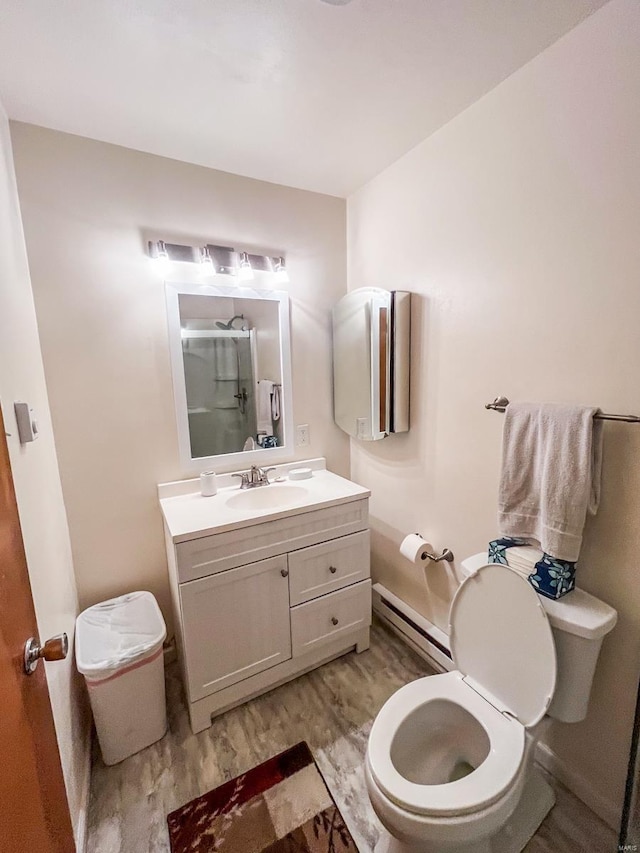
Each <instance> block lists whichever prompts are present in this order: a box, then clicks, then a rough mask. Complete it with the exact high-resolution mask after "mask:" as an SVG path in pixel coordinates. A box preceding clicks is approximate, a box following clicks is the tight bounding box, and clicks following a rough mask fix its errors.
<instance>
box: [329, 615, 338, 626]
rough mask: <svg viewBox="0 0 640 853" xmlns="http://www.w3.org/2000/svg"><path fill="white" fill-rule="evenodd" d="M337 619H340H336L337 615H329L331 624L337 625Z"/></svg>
mask: <svg viewBox="0 0 640 853" xmlns="http://www.w3.org/2000/svg"><path fill="white" fill-rule="evenodd" d="M339 621H340V620H339V619H338V617H337V616H332V617H331V624H332V625H337V624H338V622H339Z"/></svg>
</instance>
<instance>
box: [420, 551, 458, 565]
mask: <svg viewBox="0 0 640 853" xmlns="http://www.w3.org/2000/svg"><path fill="white" fill-rule="evenodd" d="M421 559H422V560H431V561H432V562H434V563H439V562H440V560H445V561H446V562H447V563H452V562H453V551H451V550H449V548H445V549H444V551H443V552H442V554H440V556H439V557H438V556H436V554H430V553H429V552H428V551H425V552H424V554H421Z"/></svg>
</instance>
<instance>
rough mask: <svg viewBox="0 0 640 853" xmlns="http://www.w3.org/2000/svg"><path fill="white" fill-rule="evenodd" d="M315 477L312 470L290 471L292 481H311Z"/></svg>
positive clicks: (294, 469) (297, 469)
mask: <svg viewBox="0 0 640 853" xmlns="http://www.w3.org/2000/svg"><path fill="white" fill-rule="evenodd" d="M311 477H313V471H312V470H311V468H293V469H292V470H291V471H289V479H290V480H310V479H311Z"/></svg>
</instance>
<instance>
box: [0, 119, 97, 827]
mask: <svg viewBox="0 0 640 853" xmlns="http://www.w3.org/2000/svg"><path fill="white" fill-rule="evenodd" d="M15 400H22V401H26V402H29V403H30V404H31V406H32V407H33V408H34V410H35V413H36V415H37V419H38V424H39V427H40V437H39V438H38V440H37V441H35V442H33V443H32V444H27V445H22V446H21V445H20V442H19V441H18V437H17V427H16V421H15V416H14V411H13V403H14V401H15ZM0 403H1V405H2V414H3V417H4V422H5V426H6V429H7V431H8V432H9V433H11V435H10V436H8V437H7V444H8V446H9V454H10V458H11V469H12V473H13V480H14V483H15V489H16V497H17V501H18V510H19V513H20V523H21V525H22V534H23V538H24V545H25V551H26V555H27V563H28V566H29V577H30V580H31V589H32V592H33V600H34V604H35V609H36V616H37V620H38V629H39V632H40V637H41V638H42V639H46V638H47V637H50V636H52V635H54V634H59V633H61V632H63V631H66V632H67V634H68V635H69V639H70V641H71V648H70V651H69V656H68V657H67V660H66V661H62V662H58V663H53V664H44V665H45V666H46V670H47V682H48V685H49V694H50V696H51V706H52V709H53V716H54V720H55V726H56V733H57V736H58V744H59V748H60V756H61V759H62V768H63V771H64V777H65V783H66V787H67V796H68V799H69V808H70V811H71V817H72V821H73V827H74V831H75V833H76V838H79V836H81V835H82V832H83V825H84V821H85V818H86V807H87V805H88V802H87V794H88V769H89V764H88V757H89V730H88V716H87V715H86V713H85V711H84V708H85V705H84V694H83V692H82V690H81V689H80V684H79V680H78V677H77V675H76V673H75V665H74V653H73V635H74V622H75V617H76V613H77V604H78V601H77V595H76V585H75V580H74V576H73V565H72V561H71V548H70V544H69V531H68V528H67V518H66V515H65V509H64V503H63V500H62V489H61V486H60V474H59V472H58V460H57V458H56V448H55V444H54V439H53V431H52V426H51V417H50V413H49V402H48V399H47V388H46V385H45V376H44V371H43V367H42V356H41V352H40V344H39V341H38V327H37V324H36V314H35V309H34V304H33V294H32V291H31V282H30V279H29V267H28V263H27V255H26V251H25V245H24V236H23V233H22V224H21V221H20V209H19V205H18V194H17V188H16V182H15V174H14V169H13V159H12V153H11V141H10V137H9V124H8V122H7V118H6V116H5V113H4V110H3V109H2V106H1V105H0ZM25 640H26V637H25Z"/></svg>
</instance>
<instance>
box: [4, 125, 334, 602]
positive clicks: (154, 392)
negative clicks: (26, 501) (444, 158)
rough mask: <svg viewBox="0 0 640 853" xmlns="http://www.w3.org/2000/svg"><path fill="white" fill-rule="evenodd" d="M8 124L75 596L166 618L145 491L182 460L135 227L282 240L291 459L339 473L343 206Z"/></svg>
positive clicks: (159, 297)
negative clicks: (336, 350) (316, 460)
mask: <svg viewBox="0 0 640 853" xmlns="http://www.w3.org/2000/svg"><path fill="white" fill-rule="evenodd" d="M12 138H13V143H14V150H15V161H16V172H17V176H18V185H19V191H20V201H21V206H22V214H23V220H24V227H25V235H26V241H27V248H28V252H29V261H30V265H31V276H32V280H33V287H34V294H35V301H36V309H37V312H38V324H39V328H40V337H41V341H42V352H43V356H44V362H45V369H46V375H47V383H48V387H49V395H50V400H51V411H52V416H53V422H54V426H55V431H56V441H57V446H58V454H59V458H60V469H61V472H62V485H63V490H64V496H65V502H66V506H67V514H68V518H69V528H70V532H71V543H72V548H73V556H74V564H75V568H76V576H77V583H78V592H79V596H80V604H81V606H82V607H86V606H87V605H89V604H92V603H94V602H96V601H99V600H101V599H105V598H107V597H110V596H112V595H116V594H119V593H122V592H125V591H126V590H131V589H135V588H143V589H149V590H151V591H152V592H153V593H155V594H156V595H157V597H158V599H159V601H160V604H161V606H162V608H163V611H164V613H165V616H167V617H168V616H169V606H168V603H169V599H168V585H167V575H166V563H165V555H164V543H163V537H162V524H161V518H160V513H159V510H158V506H157V498H156V491H155V489H156V484H157V483H160V482H163V481H167V480H175V479H182V478H183V477H184V476H185V474H184V472H183V471H182V469H181V467H180V463H179V457H178V443H177V432H176V424H175V417H174V409H173V396H172V394H173V392H172V385H171V371H170V361H169V351H168V343H167V321H166V311H165V298H164V286H163V283H162V281H161V280H160V279H159V278H158V277H157V276H156V274H155V273H154V272H153V271H152V270H151V268H150V264H149V263H148V260H147V258H146V256H145V254H144V246H145V244H144V237H145V235H146V234H148V233H153V232H155V234H157V236H159V237H160V236H163V235H165V236H166V237H167V238H169V239H174V240H176V241H178V242H180V240H182V241H184V242H191V241H192V240H197V241H200V240H202V241H203V242H206V241H209V242H214V243H216V242H219V243H221V244H223V245H238V244H244V245H248V246H250V247H253V246H256V247H264V249H265V250H267V249H269V250H271V251H274V252H275V251H276V250H277V251H278V252H280V251H282V252H284V253H286V255H287V265H288V268H289V273H290V277H291V284H290V285H287V286H286V287H287V289H288V290H289V292H290V296H291V317H292V321H291V322H292V332H293V344H292V347H293V381H294V389H293V397H294V419H295V423H308V424H310V430H311V446H310V447H308V448H298V449H297V450H296V454H295V458H305V457H307V458H309V457H311V456H319V455H326V457H327V460H328V464H329V466H330V467H331V468H332V469H333V470H334V471H336V472H338V473H343V474H348V470H349V446H348V441H347V439H346V437H345V436H344V435H343V434H342V433H341V432H340V430H338V428H337V427H336V426H335V425H334V424H333V421H332V416H331V349H330V316H329V312H330V308H331V306H332V304H333V303H334V302H335V301H336V299H337V298H338V297H339V296H340V295H342V293H344V291H345V288H346V260H345V243H346V224H345V217H346V204H345V201H344V200H341V199H337V198H333V197H330V196H322V195H317V194H314V193H309V192H303V191H300V190H293V189H288V188H285V187H281V186H277V185H275V184H268V183H264V182H260V181H255V180H251V179H248V178H241V177H237V176H234V175H229V174H225V173H222V172H216V171H213V170H210V169H206V168H202V167H198V166H192V165H188V164H185V163H180V162H178V161H174V160H168V159H164V158H161V157H156V156H153V155H148V154H142V153H139V152H136V151H131V150H128V149H126V148H120V147H117V146H113V145H107V144H103V143H99V142H94V141H90V140H88V139H84V138H82V137H77V136H71V135H67V134H63V133H58V132H55V131H51V130H45V129H43V128H39V127H34V126H31V125H25V124H12ZM186 275H187V273H186V272H185V276H184V278H186Z"/></svg>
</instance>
